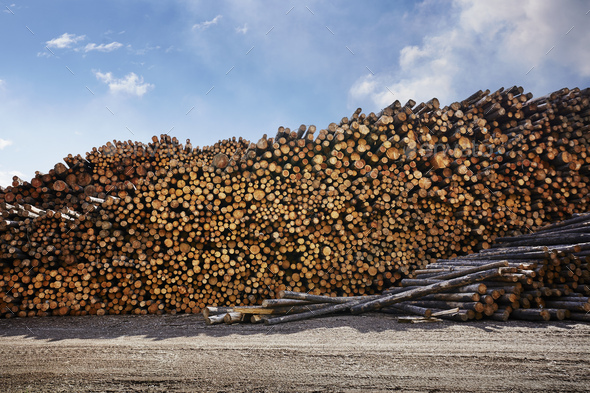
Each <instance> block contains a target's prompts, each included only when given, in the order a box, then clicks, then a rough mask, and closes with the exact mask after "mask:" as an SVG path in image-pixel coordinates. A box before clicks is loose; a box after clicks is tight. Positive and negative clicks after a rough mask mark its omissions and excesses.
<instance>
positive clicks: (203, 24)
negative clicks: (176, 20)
mask: <svg viewBox="0 0 590 393" xmlns="http://www.w3.org/2000/svg"><path fill="white" fill-rule="evenodd" d="M221 18H222V16H221V15H217V16H216V17H215V18H213V19H211V20H207V21H205V22H201V23H197V24H195V25H193V30H206V29H208V28H209V27H211V26H213V25H216V24H217V22H219V20H220V19H221Z"/></svg>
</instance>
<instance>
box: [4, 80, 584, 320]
mask: <svg viewBox="0 0 590 393" xmlns="http://www.w3.org/2000/svg"><path fill="white" fill-rule="evenodd" d="M589 127H590V89H585V90H580V89H578V88H575V89H572V90H569V89H567V88H565V89H562V90H559V91H557V92H554V93H552V94H550V95H547V96H544V97H540V98H536V99H533V98H532V95H531V94H530V93H524V90H523V89H522V88H521V87H516V86H515V87H512V88H509V89H500V90H498V91H496V92H494V93H490V92H489V91H479V92H477V93H475V94H473V95H472V96H470V97H468V98H467V99H465V100H463V101H461V102H454V103H451V104H450V105H448V106H445V107H441V106H440V104H439V102H438V100H436V99H432V100H430V101H428V102H426V103H421V104H418V105H416V103H415V102H414V101H412V100H410V101H408V102H407V103H406V104H404V105H402V104H401V103H400V102H398V101H396V102H394V103H393V104H392V105H390V106H389V107H387V108H385V109H384V110H383V111H381V112H380V113H378V114H375V113H370V114H364V113H362V112H361V110H360V109H358V110H357V111H355V112H354V113H353V115H352V116H351V117H350V118H343V119H341V120H340V121H339V122H338V123H332V124H330V125H329V126H328V127H327V128H326V129H322V130H319V131H318V130H316V128H315V127H314V126H309V127H306V126H303V125H302V126H301V127H299V128H298V129H295V130H290V129H289V128H283V127H280V128H279V130H278V132H277V134H276V136H274V137H272V138H269V137H267V136H266V135H264V136H263V137H262V138H261V139H260V140H259V141H257V142H256V143H249V142H248V141H245V140H243V139H235V138H234V139H231V140H225V141H221V142H219V143H217V144H215V145H214V146H210V147H203V148H199V147H193V146H192V145H191V143H190V141H187V143H186V144H184V145H183V144H181V143H179V141H178V140H177V139H176V138H171V137H170V136H168V135H162V136H161V137H160V138H156V137H154V138H153V140H152V142H151V143H149V144H144V143H139V142H132V141H126V142H124V141H114V142H113V143H107V144H106V145H105V146H102V147H100V148H95V149H93V150H92V151H91V152H89V153H87V154H86V156H85V157H82V156H80V155H77V156H72V155H70V156H68V157H66V158H65V159H64V161H65V165H64V164H62V163H59V164H57V165H55V167H54V168H53V169H52V170H50V171H49V172H48V173H47V174H42V173H37V174H36V176H35V177H34V178H33V179H32V180H31V181H30V182H26V181H23V180H21V179H19V178H16V177H15V178H14V181H13V184H12V186H10V187H7V188H6V189H0V214H1V216H2V217H1V218H0V316H5V317H10V316H22V317H24V316H35V315H37V316H42V315H66V314H70V315H86V314H98V315H101V314H105V313H109V314H122V313H135V314H147V313H163V312H171V313H176V312H188V313H194V312H200V311H201V310H203V309H204V308H205V307H207V306H211V307H223V306H230V305H238V306H254V305H259V304H260V303H261V302H262V300H263V299H266V298H275V297H277V295H278V294H279V293H281V291H290V292H304V293H307V292H309V293H310V294H315V295H328V296H330V297H333V296H340V297H350V296H360V295H374V294H378V293H381V292H382V291H383V290H384V289H387V288H389V287H392V286H397V285H400V284H401V283H402V280H403V279H408V278H410V279H411V278H414V276H416V273H415V272H416V271H418V273H420V272H422V271H423V270H426V268H427V265H429V264H432V263H434V262H436V261H437V260H440V259H453V258H456V257H458V256H460V255H465V254H469V253H473V252H476V251H479V250H487V249H489V248H490V246H491V244H492V243H493V241H494V240H495V239H496V238H497V237H506V236H510V235H513V234H520V233H527V232H530V230H531V229H532V228H534V227H541V226H544V225H548V224H549V223H552V222H556V221H559V220H563V219H566V218H568V217H570V216H571V215H572V214H574V213H580V212H585V211H588V210H590V209H589V203H590V199H589V196H588V194H589V191H590V190H589V188H588V187H589V186H588V185H589V184H590V178H589V177H588V174H589V173H590V149H589V145H590V133H589V132H588V130H589ZM443 268H444V267H443ZM518 274H520V273H518ZM418 277H423V276H420V275H419V276H418ZM432 301H451V300H444V299H442V300H441V299H440V298H433V299H432ZM474 302H475V301H474ZM433 304H434V303H433ZM422 305H423V306H424V304H422ZM415 306H416V307H419V305H415ZM475 312H476V313H477V312H480V311H475ZM476 315H477V314H476Z"/></svg>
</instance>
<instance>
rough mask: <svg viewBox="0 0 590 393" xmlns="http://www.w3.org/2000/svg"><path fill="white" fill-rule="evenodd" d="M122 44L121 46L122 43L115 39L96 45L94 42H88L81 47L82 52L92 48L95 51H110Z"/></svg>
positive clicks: (89, 50)
mask: <svg viewBox="0 0 590 393" xmlns="http://www.w3.org/2000/svg"><path fill="white" fill-rule="evenodd" d="M122 46H123V44H121V43H120V42H116V41H115V42H111V43H110V44H100V45H96V44H95V43H90V44H87V45H86V46H85V47H84V48H81V49H82V50H84V52H91V51H93V50H95V51H97V52H112V51H114V50H117V49H119V48H121V47H122Z"/></svg>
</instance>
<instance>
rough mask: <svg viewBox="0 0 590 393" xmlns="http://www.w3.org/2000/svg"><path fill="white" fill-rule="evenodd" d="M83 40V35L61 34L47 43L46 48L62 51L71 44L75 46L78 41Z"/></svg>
mask: <svg viewBox="0 0 590 393" xmlns="http://www.w3.org/2000/svg"><path fill="white" fill-rule="evenodd" d="M85 38H86V36H85V35H75V34H68V33H63V34H62V35H61V36H59V37H57V38H54V39H52V40H49V41H47V42H46V44H47V47H48V48H58V49H64V48H69V47H71V46H72V45H73V44H76V43H78V42H80V41H83V40H84V39H85Z"/></svg>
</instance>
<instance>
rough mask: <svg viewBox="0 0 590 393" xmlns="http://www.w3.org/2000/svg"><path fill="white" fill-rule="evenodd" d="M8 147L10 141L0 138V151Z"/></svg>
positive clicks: (10, 143)
mask: <svg viewBox="0 0 590 393" xmlns="http://www.w3.org/2000/svg"><path fill="white" fill-rule="evenodd" d="M10 145H12V141H10V140H8V139H2V138H0V150H3V149H4V148H5V147H8V146H10Z"/></svg>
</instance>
